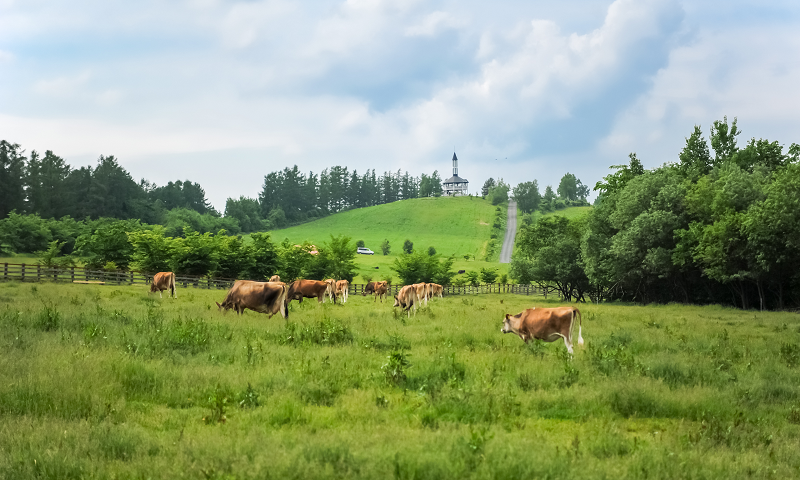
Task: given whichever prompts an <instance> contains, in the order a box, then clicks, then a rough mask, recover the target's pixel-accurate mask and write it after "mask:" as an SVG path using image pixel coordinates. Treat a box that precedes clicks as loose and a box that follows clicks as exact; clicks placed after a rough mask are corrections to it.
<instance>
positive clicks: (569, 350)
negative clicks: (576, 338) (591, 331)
mask: <svg viewBox="0 0 800 480" xmlns="http://www.w3.org/2000/svg"><path fill="white" fill-rule="evenodd" d="M564 345H566V346H567V351H568V352H569V354H570V355H572V353H573V352H572V342H570V341H569V338H567V337H564Z"/></svg>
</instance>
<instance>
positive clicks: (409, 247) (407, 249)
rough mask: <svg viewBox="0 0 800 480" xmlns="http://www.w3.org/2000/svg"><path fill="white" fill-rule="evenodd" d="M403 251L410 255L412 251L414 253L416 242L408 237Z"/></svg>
mask: <svg viewBox="0 0 800 480" xmlns="http://www.w3.org/2000/svg"><path fill="white" fill-rule="evenodd" d="M403 251H404V252H405V253H407V254H409V255H410V254H411V253H413V252H414V243H413V242H412V241H411V240H408V239H406V241H405V242H403Z"/></svg>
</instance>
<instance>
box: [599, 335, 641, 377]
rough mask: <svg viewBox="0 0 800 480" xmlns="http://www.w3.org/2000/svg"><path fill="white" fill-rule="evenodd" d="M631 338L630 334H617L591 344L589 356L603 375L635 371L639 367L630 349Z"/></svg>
mask: <svg viewBox="0 0 800 480" xmlns="http://www.w3.org/2000/svg"><path fill="white" fill-rule="evenodd" d="M630 342H631V338H630V336H628V335H621V336H616V335H614V334H612V335H611V338H609V339H608V340H605V341H599V340H598V341H595V342H592V343H590V344H589V348H588V350H589V358H590V359H591V362H592V365H593V366H594V367H595V368H597V370H598V371H599V372H600V373H602V374H603V375H607V376H610V375H613V374H614V373H617V372H621V373H628V374H630V373H633V372H634V371H636V370H637V369H638V368H639V365H638V364H637V363H636V361H635V360H634V357H633V354H632V353H631V351H630V349H629V345H630Z"/></svg>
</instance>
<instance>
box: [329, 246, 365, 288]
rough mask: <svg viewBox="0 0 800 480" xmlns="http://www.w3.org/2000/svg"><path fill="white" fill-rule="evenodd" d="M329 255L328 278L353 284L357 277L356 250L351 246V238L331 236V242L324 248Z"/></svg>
mask: <svg viewBox="0 0 800 480" xmlns="http://www.w3.org/2000/svg"><path fill="white" fill-rule="evenodd" d="M324 251H325V252H326V253H327V255H328V269H327V276H329V277H331V278H335V279H339V280H347V281H348V282H352V281H353V278H354V277H355V276H356V272H357V271H358V268H357V267H356V262H355V257H356V250H355V249H354V248H353V246H352V245H351V244H350V237H347V236H345V235H339V236H333V235H331V240H330V242H327V243H326V244H325V246H324Z"/></svg>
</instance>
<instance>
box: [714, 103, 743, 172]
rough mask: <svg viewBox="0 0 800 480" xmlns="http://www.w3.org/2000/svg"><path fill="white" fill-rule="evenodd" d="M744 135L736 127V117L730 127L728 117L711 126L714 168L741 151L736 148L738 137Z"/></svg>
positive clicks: (716, 121)
mask: <svg viewBox="0 0 800 480" xmlns="http://www.w3.org/2000/svg"><path fill="white" fill-rule="evenodd" d="M740 133H742V132H741V130H739V128H738V127H737V126H736V117H734V118H733V122H732V123H731V125H730V126H729V125H728V117H727V115H726V116H725V117H723V120H722V121H719V120H715V121H714V124H713V125H711V136H710V138H711V148H713V149H714V153H715V157H714V166H716V165H720V164H721V163H722V162H724V161H726V160H728V159H729V158H731V157H733V155H734V154H735V153H736V152H737V151H738V150H739V149H738V147H737V146H736V137H737V136H738V135H739V134H740Z"/></svg>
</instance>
